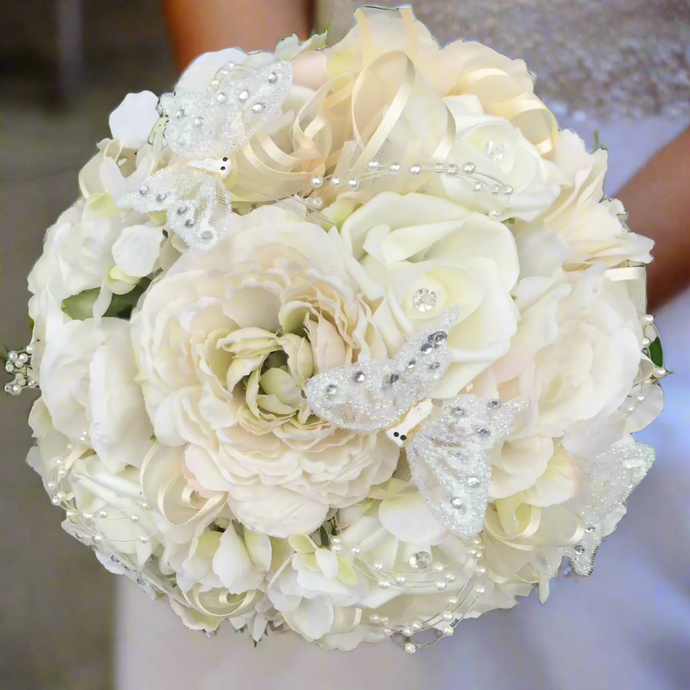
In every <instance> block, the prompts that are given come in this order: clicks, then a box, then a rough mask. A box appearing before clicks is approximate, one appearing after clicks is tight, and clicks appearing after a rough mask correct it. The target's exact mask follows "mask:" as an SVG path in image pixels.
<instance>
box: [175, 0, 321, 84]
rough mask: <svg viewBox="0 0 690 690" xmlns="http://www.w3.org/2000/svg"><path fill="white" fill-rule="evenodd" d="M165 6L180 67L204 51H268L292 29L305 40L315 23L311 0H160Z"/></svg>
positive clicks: (273, 48)
mask: <svg viewBox="0 0 690 690" xmlns="http://www.w3.org/2000/svg"><path fill="white" fill-rule="evenodd" d="M163 12H164V14H165V20H166V23H167V25H168V31H169V33H170V37H171V41H172V47H173V51H174V54H175V63H176V65H177V68H178V70H180V71H182V70H183V69H184V68H185V67H187V65H188V64H189V63H190V62H191V61H192V60H193V59H194V58H195V57H197V56H198V55H201V54H202V53H207V52H210V51H214V50H222V49H223V48H228V47H231V46H238V47H240V48H242V49H243V50H245V51H249V50H271V51H272V50H275V46H276V42H277V41H278V39H281V38H285V37H286V36H289V35H290V34H293V33H296V34H297V35H298V36H299V37H300V39H301V40H304V39H306V38H308V37H309V34H310V32H311V29H312V24H313V16H312V15H313V3H312V0H163Z"/></svg>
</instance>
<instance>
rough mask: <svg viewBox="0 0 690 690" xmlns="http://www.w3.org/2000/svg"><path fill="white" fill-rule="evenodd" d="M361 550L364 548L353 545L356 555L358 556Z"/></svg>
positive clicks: (353, 551)
mask: <svg viewBox="0 0 690 690" xmlns="http://www.w3.org/2000/svg"><path fill="white" fill-rule="evenodd" d="M361 552H362V549H360V548H359V546H353V547H352V553H353V554H354V555H355V556H357V555H358V554H360V553H361Z"/></svg>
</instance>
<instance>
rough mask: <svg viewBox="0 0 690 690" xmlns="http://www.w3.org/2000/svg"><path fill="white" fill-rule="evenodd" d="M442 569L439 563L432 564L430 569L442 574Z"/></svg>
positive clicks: (441, 564) (442, 566)
mask: <svg viewBox="0 0 690 690" xmlns="http://www.w3.org/2000/svg"><path fill="white" fill-rule="evenodd" d="M444 567H445V566H444V565H443V563H439V562H438V561H437V562H436V563H434V564H432V566H431V569H432V570H433V571H434V572H437V573H442V572H443V569H444Z"/></svg>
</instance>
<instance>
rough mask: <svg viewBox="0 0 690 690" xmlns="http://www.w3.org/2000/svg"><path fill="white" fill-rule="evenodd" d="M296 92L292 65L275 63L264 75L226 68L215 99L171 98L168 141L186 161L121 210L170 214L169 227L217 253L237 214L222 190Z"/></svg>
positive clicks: (166, 102)
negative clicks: (221, 226)
mask: <svg viewBox="0 0 690 690" xmlns="http://www.w3.org/2000/svg"><path fill="white" fill-rule="evenodd" d="M291 85H292V65H291V64H290V63H288V62H275V63H272V64H270V65H267V66H266V67H263V68H261V69H258V70H252V69H248V68H244V67H242V66H241V65H233V66H232V67H230V66H228V67H225V68H222V69H221V70H219V71H218V73H217V74H216V77H215V78H214V79H213V80H212V81H211V84H210V86H209V92H208V93H206V94H197V93H174V94H164V95H163V96H162V97H161V100H160V104H159V109H160V111H161V113H162V115H163V117H165V118H167V122H166V125H165V139H166V142H167V144H168V146H169V147H170V149H171V150H172V151H173V152H174V153H176V154H177V155H178V156H180V157H182V158H183V159H185V160H184V161H183V162H175V163H173V164H172V165H170V166H169V167H167V168H164V169H163V170H159V171H158V172H156V173H154V174H153V175H151V176H150V177H148V178H147V179H146V180H145V181H144V184H143V185H142V186H141V188H140V189H139V190H137V191H136V192H132V193H130V194H127V195H126V196H125V197H123V198H122V199H121V200H120V201H119V202H118V206H119V207H120V208H132V209H134V210H136V211H139V212H140V213H155V212H164V213H166V214H167V227H168V228H169V229H170V230H171V231H172V232H174V233H176V234H177V235H179V236H180V237H181V238H182V239H183V240H184V241H185V242H186V243H187V244H188V245H189V246H191V247H195V248H197V249H210V248H211V247H213V246H214V245H215V244H217V242H218V240H219V232H218V229H217V225H218V221H219V220H220V219H221V218H222V216H223V214H225V213H228V212H229V211H231V210H232V205H231V203H230V195H229V193H228V191H227V189H226V187H225V185H224V183H223V180H225V178H227V176H228V174H229V173H230V170H231V168H232V161H231V158H232V155H233V153H234V152H235V151H236V150H237V149H239V148H241V147H242V146H244V144H246V143H247V142H248V141H249V140H250V139H251V138H252V137H253V136H254V134H256V133H257V132H258V131H259V130H260V129H261V128H262V127H264V126H265V125H266V124H267V123H268V122H269V121H270V120H271V119H272V118H273V117H275V116H276V115H277V114H278V113H279V112H280V109H281V107H282V105H283V103H284V102H285V99H286V98H287V95H288V94H289V92H290V87H291Z"/></svg>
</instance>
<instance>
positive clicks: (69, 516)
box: [65, 510, 76, 520]
mask: <svg viewBox="0 0 690 690" xmlns="http://www.w3.org/2000/svg"><path fill="white" fill-rule="evenodd" d="M75 515H76V513H75V512H74V511H73V510H68V511H67V512H65V517H66V518H67V519H68V520H71V519H72V518H73V517H74V516H75Z"/></svg>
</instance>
